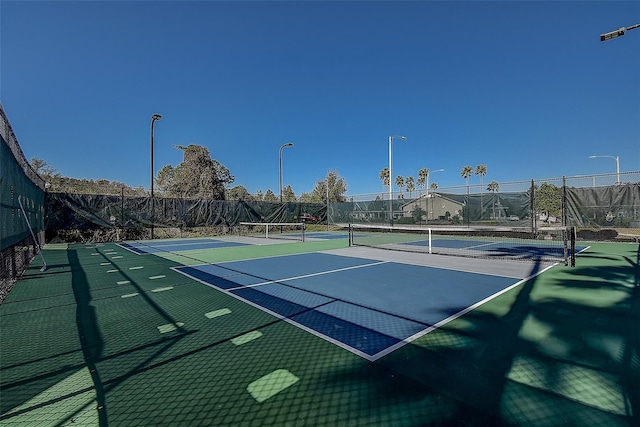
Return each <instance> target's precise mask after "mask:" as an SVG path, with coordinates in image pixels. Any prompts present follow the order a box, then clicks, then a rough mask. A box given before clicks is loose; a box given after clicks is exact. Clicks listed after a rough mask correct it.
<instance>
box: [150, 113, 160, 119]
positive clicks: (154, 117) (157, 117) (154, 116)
mask: <svg viewBox="0 0 640 427" xmlns="http://www.w3.org/2000/svg"><path fill="white" fill-rule="evenodd" d="M151 120H162V116H161V115H160V114H157V113H156V114H154V115H153V116H151Z"/></svg>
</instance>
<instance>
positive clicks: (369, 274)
mask: <svg viewBox="0 0 640 427" xmlns="http://www.w3.org/2000/svg"><path fill="white" fill-rule="evenodd" d="M174 270H176V271H178V272H180V273H182V274H184V275H187V276H189V277H191V278H193V279H196V280H198V281H200V282H202V283H204V284H206V285H208V286H211V287H213V288H216V289H218V290H221V291H223V292H225V293H228V294H230V295H233V296H234V297H236V298H238V299H241V300H243V301H245V302H247V303H249V304H251V305H254V306H256V307H258V308H260V309H262V310H265V311H267V312H269V313H271V314H273V315H275V316H277V317H279V318H282V319H284V320H286V321H287V322H290V323H292V324H294V325H296V326H298V327H301V328H303V329H305V330H307V331H308V332H311V333H314V334H316V335H318V336H321V337H323V338H324V339H326V340H328V341H331V342H333V343H335V344H337V345H340V346H342V347H343V348H345V349H348V350H349V351H351V352H353V353H355V354H358V355H360V356H362V357H364V358H366V359H368V360H375V359H377V358H379V357H382V356H384V355H385V354H388V353H390V352H392V351H393V350H395V349H397V348H399V347H401V346H403V345H405V344H406V343H408V342H411V341H412V340H413V339H415V338H417V337H419V336H421V335H424V334H425V333H427V332H429V331H431V330H433V329H434V328H435V327H438V326H441V325H443V324H444V323H446V322H448V321H450V320H452V319H454V318H456V317H458V316H460V315H462V314H464V313H466V312H467V311H469V310H471V309H472V308H473V307H475V306H477V305H478V304H479V303H480V302H483V301H485V300H488V299H490V298H492V297H494V296H497V295H498V294H500V293H502V292H504V291H505V290H507V289H510V288H512V287H514V286H515V285H517V284H518V283H520V282H518V279H514V278H513V277H502V276H499V275H491V274H480V273H470V272H464V271H457V270H450V269H442V268H435V267H427V266H418V265H410V264H404V263H397V262H391V261H379V260H373V259H364V258H355V257H347V256H339V255H332V254H325V253H306V254H298V255H289V256H278V257H270V258H261V259H252V260H244V261H234V262H226V263H220V264H206V265H198V266H185V267H175V268H174Z"/></svg>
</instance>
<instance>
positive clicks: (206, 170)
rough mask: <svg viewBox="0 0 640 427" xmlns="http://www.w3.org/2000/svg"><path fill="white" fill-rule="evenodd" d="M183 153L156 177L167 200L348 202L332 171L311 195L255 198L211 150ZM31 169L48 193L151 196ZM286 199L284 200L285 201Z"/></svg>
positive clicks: (40, 165)
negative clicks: (179, 160)
mask: <svg viewBox="0 0 640 427" xmlns="http://www.w3.org/2000/svg"><path fill="white" fill-rule="evenodd" d="M175 147H176V148H177V149H179V150H181V151H182V152H183V160H182V162H181V163H180V164H178V165H177V166H175V167H174V166H171V165H165V166H163V167H162V168H161V169H160V171H159V172H158V173H157V175H156V176H155V177H154V184H155V186H157V188H158V190H159V193H160V194H162V195H163V196H165V197H190V198H201V199H212V200H243V201H264V202H274V203H276V202H280V201H282V202H302V203H327V201H328V202H329V203H338V202H344V201H346V196H345V195H346V193H347V182H346V181H345V179H344V178H343V177H341V176H340V175H339V174H338V172H335V171H330V172H328V173H327V176H326V177H325V178H324V179H321V180H319V181H317V182H316V183H315V186H314V188H313V190H312V191H311V192H310V193H302V194H300V196H296V194H295V192H294V191H293V188H292V187H291V185H287V186H286V187H284V188H283V189H282V195H276V194H275V193H274V192H273V191H272V190H271V189H267V190H266V191H265V192H263V191H262V190H258V191H257V192H256V193H255V194H251V193H249V191H248V190H247V189H246V188H245V187H244V186H242V185H236V186H233V187H231V184H233V182H234V181H235V176H234V175H232V174H231V171H230V170H229V169H228V168H227V167H225V166H224V165H223V164H222V163H220V162H219V161H217V160H215V159H212V158H211V154H210V152H209V149H208V148H206V147H203V146H200V145H195V144H190V145H187V146H182V145H176V146H175ZM30 163H31V166H32V167H33V169H34V170H35V171H36V173H38V174H39V175H40V176H41V177H42V178H43V179H44V180H45V182H46V183H47V191H50V192H57V193H80V194H113V195H126V196H147V195H148V192H147V191H146V190H145V189H144V188H142V187H137V188H134V187H130V186H128V185H126V184H124V183H122V182H118V181H109V180H106V179H98V180H89V179H76V178H69V177H64V176H62V175H61V174H60V173H59V172H58V171H57V170H56V169H55V168H54V167H53V166H51V165H49V164H48V163H47V162H46V161H44V160H42V159H40V158H37V157H36V158H33V159H32V160H31V162H30ZM281 198H282V200H281Z"/></svg>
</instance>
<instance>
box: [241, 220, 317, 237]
mask: <svg viewBox="0 0 640 427" xmlns="http://www.w3.org/2000/svg"><path fill="white" fill-rule="evenodd" d="M304 232H305V224H304V222H241V223H240V226H239V227H238V234H239V235H241V236H250V237H264V238H266V239H284V240H296V241H301V242H304V240H305V235H304Z"/></svg>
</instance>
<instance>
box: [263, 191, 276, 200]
mask: <svg viewBox="0 0 640 427" xmlns="http://www.w3.org/2000/svg"><path fill="white" fill-rule="evenodd" d="M264 201H265V202H277V201H278V197H277V196H276V195H275V193H274V192H273V191H271V190H270V189H267V192H266V193H264Z"/></svg>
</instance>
